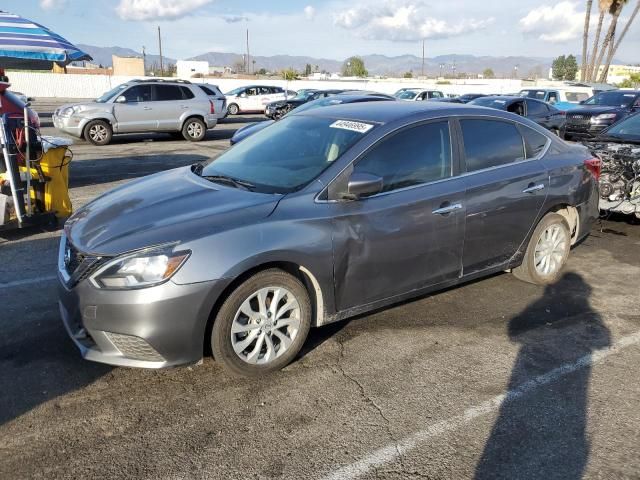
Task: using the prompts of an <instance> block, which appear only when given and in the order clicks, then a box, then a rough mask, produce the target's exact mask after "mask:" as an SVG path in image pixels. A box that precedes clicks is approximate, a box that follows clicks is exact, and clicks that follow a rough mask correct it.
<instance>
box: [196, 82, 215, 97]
mask: <svg viewBox="0 0 640 480" xmlns="http://www.w3.org/2000/svg"><path fill="white" fill-rule="evenodd" d="M198 86H199V87H200V90H202V91H203V92H204V93H206V94H207V95H209V96H210V97H214V96H215V95H216V94H215V93H213V90H211V89H210V88H209V87H205V86H204V85H198Z"/></svg>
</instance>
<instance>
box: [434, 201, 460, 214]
mask: <svg viewBox="0 0 640 480" xmlns="http://www.w3.org/2000/svg"><path fill="white" fill-rule="evenodd" d="M442 205H443V206H441V207H440V208H436V209H435V210H433V211H432V212H431V213H433V214H435V215H446V214H448V213H451V212H455V211H456V210H460V209H462V204H461V203H453V204H451V205H445V204H444V203H443V204H442Z"/></svg>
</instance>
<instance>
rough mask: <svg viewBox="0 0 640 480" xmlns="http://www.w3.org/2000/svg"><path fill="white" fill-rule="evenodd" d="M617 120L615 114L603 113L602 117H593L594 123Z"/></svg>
mask: <svg viewBox="0 0 640 480" xmlns="http://www.w3.org/2000/svg"><path fill="white" fill-rule="evenodd" d="M614 118H616V114H615V113H602V114H600V115H596V116H595V117H591V121H592V122H599V121H600V120H613V119H614Z"/></svg>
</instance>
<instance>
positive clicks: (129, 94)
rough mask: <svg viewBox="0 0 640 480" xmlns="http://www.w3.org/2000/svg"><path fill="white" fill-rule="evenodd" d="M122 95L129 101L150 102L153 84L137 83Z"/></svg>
mask: <svg viewBox="0 0 640 480" xmlns="http://www.w3.org/2000/svg"><path fill="white" fill-rule="evenodd" d="M122 95H124V97H125V98H126V99H127V102H150V101H151V85H136V86H134V87H131V88H129V89H128V90H126V91H125V92H124V93H123V94H122Z"/></svg>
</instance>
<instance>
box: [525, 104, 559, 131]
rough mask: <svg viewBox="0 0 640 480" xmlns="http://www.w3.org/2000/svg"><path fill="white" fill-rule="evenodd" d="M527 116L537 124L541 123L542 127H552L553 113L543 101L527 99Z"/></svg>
mask: <svg viewBox="0 0 640 480" xmlns="http://www.w3.org/2000/svg"><path fill="white" fill-rule="evenodd" d="M525 102H526V103H527V115H526V116H527V118H528V119H529V120H533V121H534V122H536V123H537V124H538V125H542V126H543V127H544V128H547V129H549V130H550V129H552V128H553V118H552V117H553V115H552V112H551V110H549V106H548V105H546V104H545V103H543V102H536V101H535V100H530V99H527V100H525Z"/></svg>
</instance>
